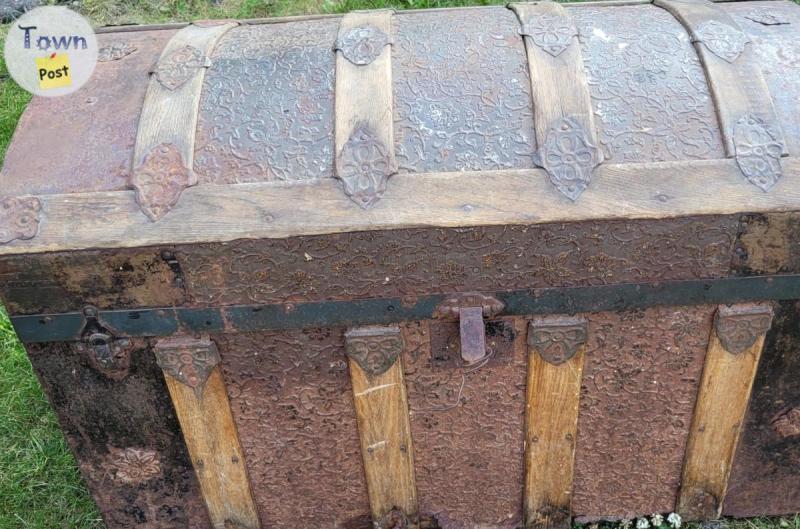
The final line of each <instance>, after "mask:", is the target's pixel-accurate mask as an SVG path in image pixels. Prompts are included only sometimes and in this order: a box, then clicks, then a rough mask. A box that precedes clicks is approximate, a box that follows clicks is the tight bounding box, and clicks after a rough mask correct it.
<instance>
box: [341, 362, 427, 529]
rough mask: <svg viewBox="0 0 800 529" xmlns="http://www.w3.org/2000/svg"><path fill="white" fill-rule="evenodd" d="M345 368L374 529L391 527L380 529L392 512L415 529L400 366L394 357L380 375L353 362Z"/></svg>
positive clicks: (410, 450) (411, 453) (415, 505)
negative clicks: (350, 385) (402, 516)
mask: <svg viewBox="0 0 800 529" xmlns="http://www.w3.org/2000/svg"><path fill="white" fill-rule="evenodd" d="M349 365H350V379H351V382H352V386H353V401H354V405H355V411H356V419H357V421H358V432H359V436H360V438H361V454H362V456H363V458H364V471H365V474H366V478H367V490H368V492H369V503H370V508H371V510H372V517H373V520H374V522H375V524H376V528H379V529H388V528H390V527H394V526H392V525H388V526H386V525H387V524H386V516H387V515H388V514H390V513H392V511H399V512H400V513H402V514H403V515H405V516H406V517H407V519H408V523H409V526H408V527H410V528H411V527H417V524H418V502H417V488H416V478H415V475H414V449H413V445H412V442H411V424H410V420H409V411H408V397H407V395H406V386H405V381H404V380H403V367H402V360H401V359H400V358H399V357H398V358H397V359H396V360H395V361H394V363H393V364H392V366H391V367H390V368H389V369H388V370H387V371H385V372H384V373H382V374H380V375H371V374H369V373H367V372H366V371H365V370H364V369H362V367H361V366H360V365H359V363H358V362H357V361H355V360H354V359H353V358H350V360H349ZM385 526H386V527H385ZM398 527H405V526H398Z"/></svg>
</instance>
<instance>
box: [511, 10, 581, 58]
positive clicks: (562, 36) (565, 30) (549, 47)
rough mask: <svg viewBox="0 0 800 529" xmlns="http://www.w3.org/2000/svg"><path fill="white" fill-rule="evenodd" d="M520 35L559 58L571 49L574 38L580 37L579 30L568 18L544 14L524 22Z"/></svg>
mask: <svg viewBox="0 0 800 529" xmlns="http://www.w3.org/2000/svg"><path fill="white" fill-rule="evenodd" d="M520 34H521V35H525V36H526V37H529V38H530V40H531V41H532V42H533V43H534V44H536V45H537V46H538V47H540V48H541V49H543V50H544V51H546V52H547V53H549V54H550V55H552V56H553V57H558V56H559V55H561V53H562V52H563V51H564V50H566V49H567V48H569V45H570V44H571V43H572V38H573V37H575V36H577V35H578V30H577V29H575V26H574V24H573V23H572V21H571V20H570V19H569V18H567V17H562V16H557V15H550V14H543V15H536V16H532V17H530V18H528V19H526V20H525V21H524V22H522V27H521V28H520Z"/></svg>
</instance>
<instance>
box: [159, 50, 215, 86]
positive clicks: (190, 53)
mask: <svg viewBox="0 0 800 529" xmlns="http://www.w3.org/2000/svg"><path fill="white" fill-rule="evenodd" d="M206 66H208V60H207V59H206V56H205V54H204V53H203V52H202V50H199V49H197V48H195V47H194V46H184V47H182V48H178V49H177V50H175V51H173V52H172V53H170V54H169V55H167V56H166V57H164V58H162V59H160V60H159V61H158V66H157V67H156V70H155V72H154V73H155V76H156V79H158V82H159V83H161V86H163V87H164V88H166V89H167V90H176V89H178V88H180V87H181V86H183V85H184V83H186V81H188V80H189V79H191V78H192V76H193V75H194V74H195V72H196V71H197V70H199V69H200V68H205V67H206Z"/></svg>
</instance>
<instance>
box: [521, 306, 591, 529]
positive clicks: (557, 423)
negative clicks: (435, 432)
mask: <svg viewBox="0 0 800 529" xmlns="http://www.w3.org/2000/svg"><path fill="white" fill-rule="evenodd" d="M586 332H587V331H586V321H585V320H583V319H579V318H560V317H548V318H540V319H536V320H533V321H531V322H530V324H529V326H528V391H527V405H526V409H525V415H526V432H525V503H524V517H525V529H532V528H547V529H550V528H552V529H566V528H568V527H570V525H571V516H572V515H571V509H570V503H571V500H572V476H573V467H574V462H575V440H576V439H577V429H578V409H579V407H580V393H581V376H582V373H583V357H584V348H585V346H584V344H585V342H586Z"/></svg>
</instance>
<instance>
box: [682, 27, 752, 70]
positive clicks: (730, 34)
mask: <svg viewBox="0 0 800 529" xmlns="http://www.w3.org/2000/svg"><path fill="white" fill-rule="evenodd" d="M695 37H696V38H697V40H698V41H699V42H702V43H703V45H704V46H705V47H706V48H708V49H709V51H711V53H713V54H714V55H716V56H717V57H719V58H720V59H724V60H726V61H728V62H734V61H735V60H736V59H738V58H739V55H741V54H742V52H743V51H744V47H745V45H746V44H747V43H748V42H750V39H749V38H748V37H747V35H745V34H744V32H743V31H742V30H740V29H738V28H735V27H733V26H731V25H730V24H725V23H724V22H720V21H718V20H706V21H705V22H703V23H702V24H700V25H699V26H697V29H696V30H695Z"/></svg>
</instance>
